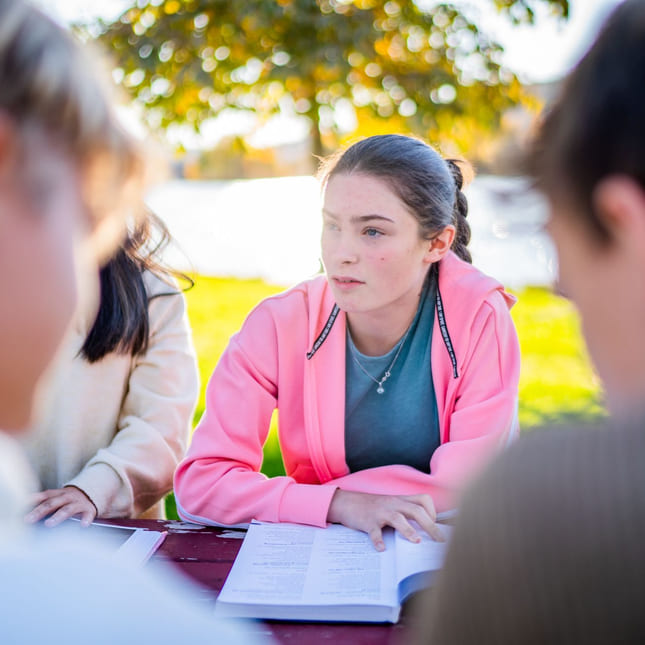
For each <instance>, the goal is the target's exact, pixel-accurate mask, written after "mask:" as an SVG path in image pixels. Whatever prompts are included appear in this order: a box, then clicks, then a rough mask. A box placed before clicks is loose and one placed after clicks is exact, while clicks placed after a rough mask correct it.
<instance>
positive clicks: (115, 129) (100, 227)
mask: <svg viewBox="0 0 645 645" xmlns="http://www.w3.org/2000/svg"><path fill="white" fill-rule="evenodd" d="M90 54H91V52H90ZM88 58H89V60H88ZM93 62H96V61H93V60H92V56H91V55H90V56H88V53H87V52H86V51H85V49H84V48H82V47H81V46H80V44H79V43H77V42H76V41H75V39H74V38H73V37H72V35H71V34H69V33H67V32H66V31H65V30H64V29H63V28H62V27H60V26H58V25H57V24H56V23H55V22H54V21H53V20H51V19H50V18H48V17H47V16H45V15H44V14H43V13H41V12H40V11H39V10H37V9H35V8H34V7H32V6H31V5H29V4H28V3H27V2H24V1H23V0H0V114H1V113H3V114H4V115H5V116H7V117H8V118H9V119H10V120H11V122H12V125H13V126H14V127H15V130H16V133H17V135H18V140H19V141H20V139H21V138H22V139H23V140H24V138H25V137H26V136H28V135H29V133H30V132H31V131H36V132H37V133H42V134H44V135H45V136H46V138H47V140H48V141H51V142H52V143H53V144H55V145H57V146H60V147H61V148H62V149H63V150H64V152H65V153H66V154H68V155H69V157H70V158H71V159H72V160H73V161H74V162H75V164H76V166H77V167H78V168H79V170H80V172H81V177H82V180H83V187H84V192H85V199H86V205H87V207H88V213H89V214H90V217H91V223H92V228H93V229H94V230H95V237H97V238H98V240H99V245H100V246H103V247H104V248H103V251H104V252H105V251H107V250H108V249H107V248H105V247H107V246H111V247H112V248H110V249H109V250H110V251H112V250H113V247H114V243H115V242H116V240H117V239H118V238H117V233H118V234H120V233H121V232H122V231H123V229H124V225H125V221H126V219H127V218H128V215H136V214H137V211H138V210H139V207H140V205H141V204H142V185H141V182H142V175H143V163H142V157H141V154H140V151H139V150H138V146H137V145H136V144H135V142H134V141H133V139H132V138H131V137H130V136H129V135H128V134H127V133H126V132H125V130H124V129H123V128H122V127H121V125H120V124H119V122H118V120H117V118H116V115H115V113H114V111H113V107H112V101H111V100H110V98H109V96H108V92H107V86H103V85H102V84H101V82H100V80H99V78H100V74H98V70H97V68H96V66H94V65H93V64H92V63H93Z"/></svg>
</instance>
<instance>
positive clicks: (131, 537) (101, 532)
mask: <svg viewBox="0 0 645 645" xmlns="http://www.w3.org/2000/svg"><path fill="white" fill-rule="evenodd" d="M38 528H39V531H38V532H39V539H41V540H46V539H48V538H51V539H58V540H60V539H64V537H65V536H66V535H69V536H70V537H72V538H74V539H75V540H78V541H79V543H81V542H84V543H85V544H88V545H93V546H95V547H97V548H100V549H102V550H104V551H106V552H111V553H112V555H113V557H114V558H115V559H117V560H120V561H122V562H126V563H128V564H129V565H131V566H141V565H143V564H145V563H146V562H147V561H148V559H149V558H150V557H151V556H152V554H153V553H154V552H155V551H156V550H157V549H158V548H159V546H160V545H161V543H162V542H163V541H164V538H165V537H166V534H167V533H166V531H151V530H148V529H140V528H136V527H131V526H122V525H118V524H107V523H105V524H104V523H102V522H100V521H95V522H92V523H91V524H90V525H89V526H82V525H81V523H80V521H79V520H78V519H77V518H75V517H70V518H68V519H67V520H65V521H64V522H62V523H61V524H59V525H58V526H55V527H53V528H46V527H44V526H39V527H38Z"/></svg>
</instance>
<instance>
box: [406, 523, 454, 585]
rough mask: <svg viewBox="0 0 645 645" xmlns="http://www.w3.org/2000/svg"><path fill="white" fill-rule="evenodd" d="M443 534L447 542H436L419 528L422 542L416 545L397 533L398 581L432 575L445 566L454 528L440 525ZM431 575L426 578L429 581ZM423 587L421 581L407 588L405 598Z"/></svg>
mask: <svg viewBox="0 0 645 645" xmlns="http://www.w3.org/2000/svg"><path fill="white" fill-rule="evenodd" d="M440 528H441V532H442V533H443V535H444V537H445V538H446V541H445V542H435V540H433V539H432V538H431V537H430V536H429V535H428V534H427V533H426V532H425V531H423V530H421V529H420V528H418V527H417V531H418V533H419V536H420V537H421V542H418V543H416V544H415V543H414V542H410V541H409V540H406V539H405V538H404V537H402V536H401V534H400V533H397V534H396V536H395V551H396V564H395V568H396V580H397V582H398V583H399V584H400V583H401V582H402V581H404V580H405V579H406V578H409V577H410V576H413V575H415V574H431V573H433V572H436V571H438V570H439V569H440V568H441V565H442V564H443V560H444V558H445V555H446V551H447V549H448V542H449V541H450V536H451V534H452V526H448V525H445V524H441V525H440ZM430 578H431V575H426V576H424V579H425V580H426V581H429V580H430ZM422 585H423V580H420V581H419V582H417V583H416V584H414V585H413V586H412V587H406V588H405V592H404V593H403V594H402V595H403V597H405V596H407V595H408V594H409V593H412V592H414V591H417V590H418V589H419V588H420V587H421V586H422Z"/></svg>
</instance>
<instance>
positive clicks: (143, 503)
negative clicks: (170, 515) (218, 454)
mask: <svg viewBox="0 0 645 645" xmlns="http://www.w3.org/2000/svg"><path fill="white" fill-rule="evenodd" d="M146 278H147V280H146V281H147V283H148V286H149V288H150V291H151V294H152V296H153V297H152V298H151V300H150V304H149V313H150V337H149V345H148V349H147V351H146V352H145V353H144V354H140V355H138V356H134V357H132V358H131V359H130V360H131V365H130V371H129V377H128V379H127V384H126V386H125V390H124V397H123V402H122V405H121V408H120V411H119V413H118V419H117V424H116V428H115V433H114V437H113V438H112V440H111V441H110V442H109V443H108V444H107V445H105V447H102V448H100V449H99V450H98V451H97V452H96V454H94V455H93V456H92V457H91V458H90V459H89V461H88V462H87V463H86V464H85V465H84V467H83V468H82V470H81V471H80V472H79V473H78V474H77V475H76V476H74V477H73V478H72V479H70V480H69V481H67V482H65V484H66V485H72V486H77V487H78V488H80V489H81V490H83V491H84V492H85V493H86V494H87V495H88V496H89V497H90V499H91V500H92V501H93V502H94V504H95V505H96V507H97V509H98V514H99V516H103V517H125V516H138V515H140V514H141V513H142V512H144V511H146V509H149V508H150V507H151V506H153V505H154V504H156V503H157V502H159V500H160V499H161V498H162V497H163V496H164V495H165V494H166V493H168V492H169V491H170V490H171V489H172V477H173V473H174V470H175V468H176V466H177V464H178V462H179V460H180V459H181V458H182V457H183V455H184V452H185V450H186V445H187V441H188V437H189V434H190V429H191V425H192V416H193V413H194V410H195V404H196V400H197V395H198V391H199V376H198V371H197V361H196V357H195V352H194V349H193V344H192V338H191V332H190V328H189V325H188V319H187V315H186V305H185V299H184V296H183V294H181V293H179V292H177V293H171V292H172V291H173V289H172V287H169V286H168V285H166V284H165V283H163V282H162V281H160V280H159V279H157V278H154V276H150V275H147V276H146ZM164 293H165V294H168V293H171V295H159V294H164ZM154 296H156V297H154ZM106 358H107V357H106ZM96 385H97V387H96V396H98V397H100V396H101V387H100V384H98V383H97V384H96Z"/></svg>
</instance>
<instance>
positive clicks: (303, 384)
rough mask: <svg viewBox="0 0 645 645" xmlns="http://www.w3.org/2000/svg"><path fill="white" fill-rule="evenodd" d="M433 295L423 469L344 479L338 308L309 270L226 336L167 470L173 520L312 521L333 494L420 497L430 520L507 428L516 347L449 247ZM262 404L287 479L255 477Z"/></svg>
mask: <svg viewBox="0 0 645 645" xmlns="http://www.w3.org/2000/svg"><path fill="white" fill-rule="evenodd" d="M439 293H440V296H441V303H440V304H439V303H438V307H437V311H436V312H435V314H436V315H435V322H434V329H433V335H432V347H431V355H432V378H433V383H434V389H435V395H436V398H437V408H438V410H439V424H440V435H441V445H440V446H439V447H438V448H437V450H436V451H435V452H434V454H433V456H432V458H431V460H430V474H427V473H422V472H421V471H419V470H416V469H415V468H412V467H410V466H404V465H393V466H381V467H378V468H370V469H367V470H363V471H359V472H355V473H350V472H349V469H348V467H347V464H346V463H345V436H344V428H345V314H344V313H343V312H342V311H340V312H338V313H337V316H336V317H335V318H334V317H333V316H331V315H330V314H332V311H333V310H334V305H335V303H334V299H333V296H332V293H331V290H330V289H329V286H328V284H327V280H326V278H325V277H324V276H320V277H317V278H314V279H313V280H309V281H307V282H303V283H301V284H299V285H297V286H295V287H293V288H292V289H290V290H288V291H285V292H284V293H282V294H279V295H276V296H273V297H271V298H267V299H266V300H264V301H263V302H261V303H260V304H259V305H258V306H257V307H256V308H255V309H254V310H253V311H252V312H251V313H250V314H249V316H248V318H247V319H246V321H245V322H244V325H243V326H242V329H241V330H240V332H239V333H238V334H236V335H235V336H233V337H232V338H231V341H230V344H229V346H228V348H227V349H226V351H225V353H224V354H223V356H222V358H221V360H220V362H219V363H218V365H217V367H216V368H215V371H214V373H213V375H212V377H211V379H210V382H209V384H208V389H207V398H206V412H205V413H204V416H203V417H202V419H201V421H200V422H199V425H198V427H197V429H196V430H195V433H194V435H193V439H192V443H191V446H190V448H189V450H188V453H187V455H186V457H185V459H184V460H183V461H182V463H181V464H180V465H179V467H178V469H177V472H176V473H175V495H176V499H177V508H178V511H179V514H180V516H181V517H182V518H184V519H186V520H188V521H191V522H198V523H201V524H214V525H234V524H237V523H244V522H249V521H250V520H251V519H253V518H255V519H258V520H261V521H270V522H297V523H301V524H312V525H315V526H325V525H326V520H327V512H328V509H329V505H330V503H331V498H332V495H333V494H334V491H335V490H336V488H342V489H345V490H353V491H361V492H368V493H382V494H391V495H399V494H401V495H403V494H405V495H410V494H417V493H428V494H430V495H431V496H432V499H433V501H434V504H435V507H436V509H437V511H438V512H442V511H446V510H449V509H452V508H454V506H455V504H456V502H457V498H458V494H459V492H460V491H461V490H462V489H463V487H464V485H465V484H466V483H467V481H468V480H469V479H470V478H471V477H472V476H473V475H474V474H475V473H476V472H477V471H478V470H479V469H480V468H481V467H482V466H483V465H484V464H485V463H486V462H487V461H488V460H489V459H490V457H491V456H492V455H493V454H494V453H495V452H496V451H497V450H499V449H500V448H502V447H503V446H505V445H506V444H507V443H508V442H509V440H510V439H512V438H513V437H514V436H516V435H517V433H518V431H519V427H518V424H517V417H516V409H517V387H518V380H519V373H520V350H519V345H518V341H517V335H516V333H515V328H514V326H513V322H512V320H511V316H510V314H509V309H510V307H511V306H512V305H513V303H514V302H515V299H514V298H513V297H512V296H510V295H508V294H506V293H505V292H504V291H503V288H502V286H501V285H500V284H499V283H498V282H497V281H495V280H493V279H492V278H490V277H488V276H486V275H484V274H483V273H481V272H480V271H478V270H477V269H475V268H474V267H472V266H471V265H469V264H467V263H465V262H462V261H461V260H459V259H458V258H457V257H456V256H455V255H454V254H452V253H449V254H448V255H447V256H446V257H445V258H444V259H443V260H442V261H441V265H440V271H439ZM440 307H441V308H442V309H443V311H442V312H440V311H439V309H440ZM441 314H443V316H442V315H441ZM442 321H444V322H445V325H443V330H442ZM325 329H326V332H327V333H325ZM321 340H322V342H320V341H321ZM317 341H318V342H317ZM308 354H309V356H310V358H308ZM455 374H457V376H455ZM276 407H277V408H278V410H279V430H278V434H279V439H280V446H281V450H282V458H283V461H284V466H285V471H286V473H287V474H286V476H281V477H272V478H267V477H266V476H265V475H263V474H262V473H260V472H259V471H260V467H261V465H262V446H263V444H264V442H265V440H266V438H267V434H268V431H269V424H270V420H271V415H272V413H273V410H274V409H275V408H276Z"/></svg>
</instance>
